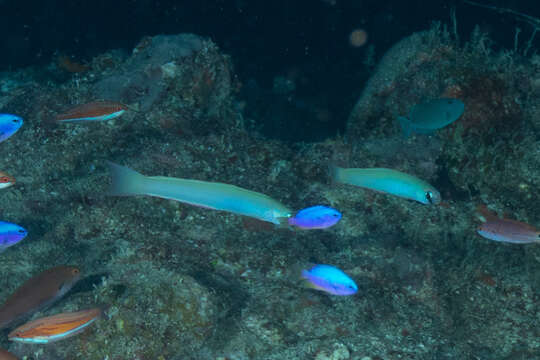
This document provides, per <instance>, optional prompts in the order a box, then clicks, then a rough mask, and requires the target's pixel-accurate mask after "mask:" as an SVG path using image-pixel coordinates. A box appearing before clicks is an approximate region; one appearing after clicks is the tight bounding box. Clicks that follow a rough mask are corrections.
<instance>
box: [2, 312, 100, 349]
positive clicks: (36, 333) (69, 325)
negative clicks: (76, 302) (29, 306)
mask: <svg viewBox="0 0 540 360" xmlns="http://www.w3.org/2000/svg"><path fill="white" fill-rule="evenodd" d="M101 313H102V312H101V309H99V308H93V309H88V310H83V311H77V312H69V313H61V314H56V315H53V316H47V317H44V318H40V319H36V320H33V321H30V322H28V323H26V324H24V325H21V326H19V327H18V328H16V329H15V330H13V331H12V332H10V333H9V335H8V339H9V340H11V341H18V342H22V343H30V344H47V343H51V342H55V341H58V340H62V339H66V338H68V337H71V336H73V335H76V334H78V333H80V332H81V331H83V330H84V329H86V328H87V327H88V326H89V325H90V324H92V323H94V322H95V321H96V320H97V319H99V317H100V316H101Z"/></svg>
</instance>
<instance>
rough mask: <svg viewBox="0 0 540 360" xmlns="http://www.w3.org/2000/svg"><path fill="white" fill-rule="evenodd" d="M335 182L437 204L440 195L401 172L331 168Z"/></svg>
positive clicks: (415, 178) (378, 169) (425, 184)
mask: <svg viewBox="0 0 540 360" xmlns="http://www.w3.org/2000/svg"><path fill="white" fill-rule="evenodd" d="M332 177H333V178H334V180H335V181H337V182H340V183H343V184H350V185H356V186H360V187H363V188H367V189H371V190H375V191H380V192H383V193H388V194H392V195H396V196H399V197H402V198H405V199H411V200H416V201H418V202H421V203H422V204H438V203H440V202H441V194H440V193H439V192H438V191H437V189H435V188H434V187H433V186H432V185H430V184H428V183H427V182H425V181H424V180H421V179H418V178H417V177H414V176H412V175H409V174H405V173H402V172H401V171H397V170H392V169H385V168H364V169H362V168H349V169H344V168H340V167H334V168H332Z"/></svg>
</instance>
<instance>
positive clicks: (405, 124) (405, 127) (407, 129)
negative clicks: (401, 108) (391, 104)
mask: <svg viewBox="0 0 540 360" xmlns="http://www.w3.org/2000/svg"><path fill="white" fill-rule="evenodd" d="M398 121H399V125H401V130H402V131H403V138H404V139H407V138H408V137H409V136H410V135H411V133H412V123H411V120H409V119H408V118H406V117H405V116H398Z"/></svg>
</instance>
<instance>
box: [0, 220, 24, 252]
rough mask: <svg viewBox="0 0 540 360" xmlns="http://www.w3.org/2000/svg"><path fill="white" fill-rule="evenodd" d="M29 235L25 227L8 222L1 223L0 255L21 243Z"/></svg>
mask: <svg viewBox="0 0 540 360" xmlns="http://www.w3.org/2000/svg"><path fill="white" fill-rule="evenodd" d="M26 235H28V232H27V231H26V229H24V228H23V227H21V226H19V225H16V224H12V223H10V222H7V221H0V253H1V252H4V251H5V250H6V249H7V248H8V247H10V246H13V245H15V244H17V243H18V242H20V241H21V240H22V239H24V238H25V237H26Z"/></svg>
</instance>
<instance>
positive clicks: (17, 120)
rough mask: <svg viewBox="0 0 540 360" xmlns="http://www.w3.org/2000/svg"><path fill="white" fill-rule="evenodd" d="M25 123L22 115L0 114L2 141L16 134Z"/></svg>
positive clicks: (0, 138) (0, 136)
mask: <svg viewBox="0 0 540 360" xmlns="http://www.w3.org/2000/svg"><path fill="white" fill-rule="evenodd" d="M22 124H23V119H22V118H21V117H20V116H17V115H13V114H0V142H2V141H4V140H6V139H7V138H8V137H10V136H11V135H13V134H15V133H16V132H17V130H19V129H20V127H21V126H22Z"/></svg>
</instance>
